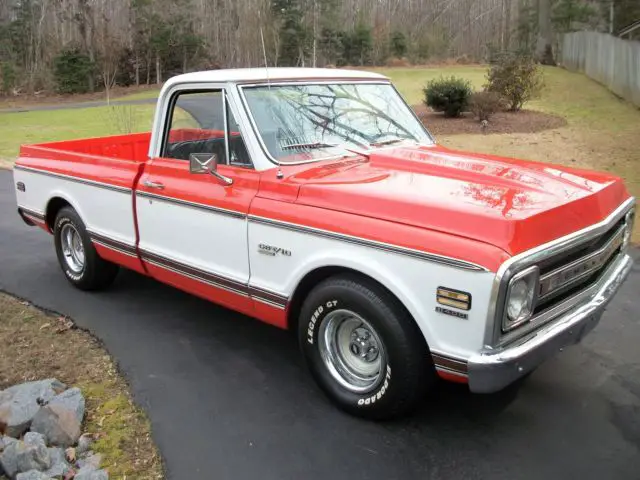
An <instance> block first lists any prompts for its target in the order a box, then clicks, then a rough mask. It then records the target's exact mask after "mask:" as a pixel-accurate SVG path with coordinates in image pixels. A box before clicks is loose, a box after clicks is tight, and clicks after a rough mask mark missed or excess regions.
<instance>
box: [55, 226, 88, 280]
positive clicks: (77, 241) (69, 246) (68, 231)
mask: <svg viewBox="0 0 640 480" xmlns="http://www.w3.org/2000/svg"><path fill="white" fill-rule="evenodd" d="M60 240H61V244H62V255H63V256H64V261H65V263H66V264H67V267H69V269H70V270H71V271H72V272H73V273H80V272H82V270H83V269H84V258H85V257H84V245H83V244H82V238H81V237H80V234H79V233H78V230H76V227H74V226H73V225H71V224H70V223H67V224H65V225H64V226H63V227H62V230H61V231H60Z"/></svg>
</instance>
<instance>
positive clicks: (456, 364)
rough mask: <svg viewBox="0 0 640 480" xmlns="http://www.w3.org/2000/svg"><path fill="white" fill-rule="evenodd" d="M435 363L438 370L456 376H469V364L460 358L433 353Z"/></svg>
mask: <svg viewBox="0 0 640 480" xmlns="http://www.w3.org/2000/svg"><path fill="white" fill-rule="evenodd" d="M431 357H432V358H433V363H434V364H435V366H436V368H437V369H438V370H442V371H444V372H448V373H453V374H456V375H461V376H465V377H466V376H467V362H466V361H465V360H460V359H458V358H453V357H449V356H446V355H442V354H439V353H431Z"/></svg>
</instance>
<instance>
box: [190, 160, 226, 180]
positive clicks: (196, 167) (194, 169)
mask: <svg viewBox="0 0 640 480" xmlns="http://www.w3.org/2000/svg"><path fill="white" fill-rule="evenodd" d="M189 172H191V173H194V174H200V173H210V174H211V175H213V176H214V177H216V178H217V179H218V180H219V181H220V182H221V183H222V184H223V185H231V184H232V183H233V180H232V179H231V178H229V177H225V176H224V175H221V174H220V173H218V155H216V154H215V153H191V154H189Z"/></svg>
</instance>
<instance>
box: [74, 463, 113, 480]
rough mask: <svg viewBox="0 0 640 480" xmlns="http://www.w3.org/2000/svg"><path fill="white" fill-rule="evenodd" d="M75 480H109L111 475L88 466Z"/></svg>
mask: <svg viewBox="0 0 640 480" xmlns="http://www.w3.org/2000/svg"><path fill="white" fill-rule="evenodd" d="M73 478H74V480H109V474H107V472H106V471H105V470H96V469H95V468H93V467H91V466H86V467H84V468H81V469H80V470H78V473H76V476H75V477H73Z"/></svg>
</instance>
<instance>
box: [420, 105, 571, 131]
mask: <svg viewBox="0 0 640 480" xmlns="http://www.w3.org/2000/svg"><path fill="white" fill-rule="evenodd" d="M413 108H414V110H415V112H416V114H417V115H418V116H419V117H420V119H422V122H423V123H424V124H425V125H426V127H427V128H428V129H429V131H430V132H431V133H433V134H434V135H436V136H439V135H463V134H473V133H486V134H497V133H535V132H540V131H542V130H550V129H553V128H559V127H563V126H565V125H566V124H567V121H566V120H565V119H564V118H562V117H559V116H557V115H551V114H549V113H543V112H537V111H534V110H521V111H519V112H498V113H496V114H494V115H493V116H492V117H491V119H490V120H489V123H488V125H487V127H486V130H485V131H483V129H482V126H481V124H480V122H479V121H478V119H477V118H475V117H474V116H473V114H471V113H468V112H467V113H464V114H463V115H462V116H461V117H459V118H445V117H444V115H443V114H442V113H437V112H433V111H431V110H430V109H428V108H427V107H425V106H423V105H415V106H414V107H413Z"/></svg>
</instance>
